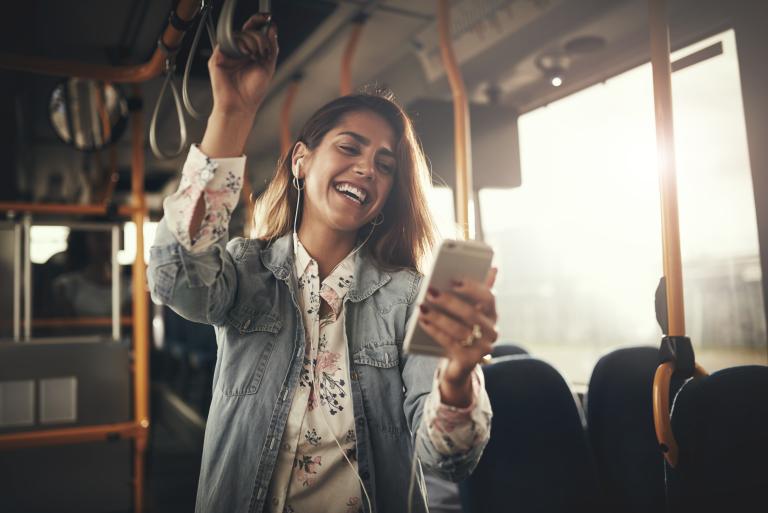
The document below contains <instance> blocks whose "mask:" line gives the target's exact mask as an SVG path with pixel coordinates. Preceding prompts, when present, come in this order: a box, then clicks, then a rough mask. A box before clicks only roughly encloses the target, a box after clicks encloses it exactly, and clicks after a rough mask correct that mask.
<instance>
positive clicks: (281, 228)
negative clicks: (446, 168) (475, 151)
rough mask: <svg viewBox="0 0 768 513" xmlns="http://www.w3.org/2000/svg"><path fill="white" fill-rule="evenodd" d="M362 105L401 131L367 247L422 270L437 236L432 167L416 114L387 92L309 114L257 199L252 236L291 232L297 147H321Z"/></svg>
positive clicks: (377, 257)
mask: <svg viewBox="0 0 768 513" xmlns="http://www.w3.org/2000/svg"><path fill="white" fill-rule="evenodd" d="M357 111H370V112H373V113H375V114H377V115H379V116H381V117H382V118H383V119H384V120H385V121H387V123H389V125H390V126H391V127H392V130H393V131H394V133H395V150H394V152H395V159H396V170H395V173H394V182H393V184H392V189H391V191H390V193H389V197H388V198H387V201H386V202H385V204H384V206H383V207H382V210H381V213H382V214H383V215H384V220H383V222H382V224H381V225H380V226H377V227H376V229H375V230H373V233H372V234H371V237H370V239H368V242H367V243H366V244H365V247H363V249H362V250H363V251H367V252H368V253H369V254H370V255H371V256H372V258H373V260H374V261H375V262H376V264H377V265H378V266H379V267H381V268H384V269H397V268H409V269H416V270H419V269H421V267H422V265H421V264H422V263H423V262H424V260H425V258H426V257H427V256H428V255H429V252H430V250H431V248H432V244H433V243H434V240H435V230H434V222H433V220H432V216H431V215H430V212H429V208H428V207H427V200H426V195H425V191H426V187H427V186H428V184H429V168H428V167H427V163H426V160H425V158H424V152H423V150H422V148H421V144H420V143H419V140H418V138H417V137H416V134H415V132H414V130H413V125H412V123H411V120H410V119H409V118H408V115H407V114H406V113H405V112H404V111H403V109H402V108H401V107H400V106H399V105H397V104H396V103H395V102H394V101H393V99H392V96H391V95H389V94H386V93H376V94H369V93H362V94H353V95H349V96H342V97H340V98H337V99H335V100H333V101H331V102H329V103H327V104H326V105H324V106H322V107H320V109H319V110H318V111H317V112H315V113H314V114H313V115H312V117H310V118H309V120H308V121H307V122H306V124H305V125H304V128H302V130H301V133H300V135H299V137H298V138H297V139H296V141H294V143H293V144H292V145H291V150H290V151H289V152H288V154H286V155H283V156H282V158H281V159H280V162H279V163H278V165H277V169H276V170H275V176H274V177H273V178H272V181H271V182H270V183H269V185H268V186H267V188H266V190H265V191H264V193H263V194H262V195H261V196H260V197H259V199H258V200H256V203H255V205H254V213H253V216H254V217H253V226H254V228H253V232H252V235H251V236H252V237H255V238H258V239H262V240H269V241H272V240H275V239H277V238H279V237H282V236H283V235H285V234H286V233H289V232H291V230H292V229H293V219H294V213H295V209H296V199H297V197H296V194H297V191H296V189H295V188H294V187H293V186H292V185H291V183H292V182H291V181H292V179H293V174H292V172H291V152H292V151H293V148H294V147H295V146H296V144H297V143H298V142H303V143H304V144H306V145H307V147H308V148H309V149H310V150H313V149H315V148H316V147H317V146H318V145H319V144H320V143H321V141H322V140H323V137H325V135H326V134H327V133H328V132H329V131H330V130H332V129H333V128H334V127H336V126H337V125H338V124H339V122H340V121H341V119H342V117H343V116H344V115H346V114H349V113H351V112H357ZM303 203H304V202H303V201H302V206H303ZM299 217H301V212H299ZM369 230H371V225H370V224H368V225H365V226H363V227H361V228H360V230H359V235H358V237H359V238H363V237H367V236H368V233H369Z"/></svg>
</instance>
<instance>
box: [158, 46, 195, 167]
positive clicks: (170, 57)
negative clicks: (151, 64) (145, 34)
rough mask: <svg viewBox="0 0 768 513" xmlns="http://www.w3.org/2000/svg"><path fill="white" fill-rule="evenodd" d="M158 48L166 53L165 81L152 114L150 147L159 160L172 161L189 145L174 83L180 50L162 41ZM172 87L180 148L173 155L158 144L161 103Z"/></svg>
mask: <svg viewBox="0 0 768 513" xmlns="http://www.w3.org/2000/svg"><path fill="white" fill-rule="evenodd" d="M157 46H158V47H159V48H160V49H161V50H162V51H163V52H164V53H165V56H166V57H165V70H164V73H165V80H164V81H163V87H162V88H161V89H160V94H159V95H158V97H157V103H155V110H154V111H153V112H152V121H151V122H150V123H149V146H150V148H152V153H153V154H154V155H155V157H157V158H159V159H172V158H174V157H177V156H179V155H180V154H181V152H182V151H184V147H185V146H186V145H187V124H186V121H185V120H184V111H183V109H182V107H181V98H180V96H179V91H178V89H177V88H176V84H175V83H174V82H173V73H174V71H175V70H176V53H177V52H178V51H179V49H178V48H168V47H167V46H166V45H165V44H163V41H162V39H159V40H158V41H157ZM169 86H170V89H171V93H172V94H173V103H174V106H175V107H176V115H177V117H178V120H179V146H178V148H176V150H174V151H173V152H171V153H164V152H163V151H162V150H161V149H160V145H159V144H158V142H157V117H158V114H159V113H160V103H161V102H162V101H163V97H164V96H165V90H166V89H168V87H169Z"/></svg>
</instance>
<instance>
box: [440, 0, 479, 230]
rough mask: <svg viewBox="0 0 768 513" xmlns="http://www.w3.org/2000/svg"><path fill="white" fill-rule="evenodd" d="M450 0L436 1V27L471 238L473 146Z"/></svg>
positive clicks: (459, 193) (463, 214) (459, 195)
mask: <svg viewBox="0 0 768 513" xmlns="http://www.w3.org/2000/svg"><path fill="white" fill-rule="evenodd" d="M450 11H451V8H450V5H449V2H448V0H438V1H437V13H438V18H437V26H438V30H439V32H440V55H441V56H442V58H443V66H445V72H446V74H447V75H448V82H449V84H450V86H451V93H452V96H453V133H454V141H453V146H454V158H455V160H456V221H457V222H458V224H459V226H460V228H461V232H462V235H463V237H464V239H469V238H470V233H471V232H474V226H470V223H469V204H470V201H471V198H470V195H471V194H472V146H471V140H472V139H471V137H470V134H471V131H470V126H469V104H468V102H467V93H466V89H465V87H464V80H463V79H462V77H461V70H460V69H459V65H458V63H457V62H456V55H455V54H454V53H453V45H452V42H451V18H450Z"/></svg>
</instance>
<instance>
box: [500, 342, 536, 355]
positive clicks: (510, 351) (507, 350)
mask: <svg viewBox="0 0 768 513" xmlns="http://www.w3.org/2000/svg"><path fill="white" fill-rule="evenodd" d="M528 354H529V353H528V351H527V350H525V349H523V348H522V347H521V346H519V345H517V344H514V343H512V342H497V343H496V344H494V345H493V348H492V349H491V358H499V357H502V356H515V355H518V356H520V355H522V356H526V355H528Z"/></svg>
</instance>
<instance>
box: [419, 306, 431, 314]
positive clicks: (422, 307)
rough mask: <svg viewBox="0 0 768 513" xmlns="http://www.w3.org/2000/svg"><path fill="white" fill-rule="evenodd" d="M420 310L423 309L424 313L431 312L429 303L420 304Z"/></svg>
mask: <svg viewBox="0 0 768 513" xmlns="http://www.w3.org/2000/svg"><path fill="white" fill-rule="evenodd" d="M419 310H421V313H423V314H428V313H429V308H427V305H420V306H419Z"/></svg>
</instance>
